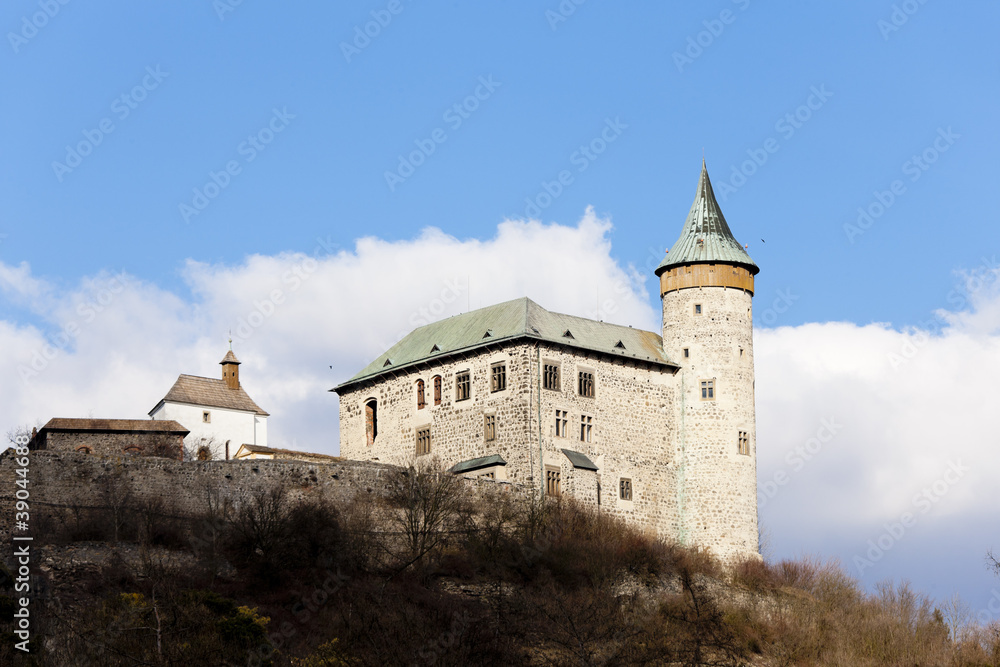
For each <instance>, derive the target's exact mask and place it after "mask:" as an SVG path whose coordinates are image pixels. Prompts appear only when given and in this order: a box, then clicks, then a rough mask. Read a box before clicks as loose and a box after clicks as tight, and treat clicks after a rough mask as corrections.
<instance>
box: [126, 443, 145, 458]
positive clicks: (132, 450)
mask: <svg viewBox="0 0 1000 667" xmlns="http://www.w3.org/2000/svg"><path fill="white" fill-rule="evenodd" d="M125 453H126V454H128V455H129V456H138V455H139V454H142V448H141V447H139V446H137V445H130V446H128V447H126V448H125Z"/></svg>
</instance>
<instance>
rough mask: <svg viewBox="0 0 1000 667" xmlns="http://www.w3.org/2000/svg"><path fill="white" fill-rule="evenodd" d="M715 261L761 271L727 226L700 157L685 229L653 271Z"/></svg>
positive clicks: (713, 262)
mask: <svg viewBox="0 0 1000 667" xmlns="http://www.w3.org/2000/svg"><path fill="white" fill-rule="evenodd" d="M715 263H722V264H736V265H739V266H744V267H746V268H747V269H749V270H750V273H752V274H754V275H756V274H757V272H758V271H760V269H759V268H757V265H756V264H754V262H753V260H752V259H750V255H749V254H747V251H746V250H745V249H744V248H743V246H741V245H740V244H739V241H737V240H736V239H735V238H734V237H733V233H732V232H731V231H730V230H729V225H728V224H727V223H726V218H725V216H724V215H722V209H720V208H719V202H717V201H716V200H715V193H714V192H713V191H712V182H711V181H710V180H708V169H706V168H705V161H704V160H702V162H701V177H700V178H699V179H698V191H697V192H696V193H695V196H694V203H693V204H691V211H690V212H688V217H687V220H685V221H684V229H682V230H681V235H680V238H678V239H677V242H676V243H674V245H673V247H672V248H670V250H668V251H667V255H666V257H664V258H663V261H662V262H660V265H659V266H658V267H656V275H660V274H661V273H663V272H664V271H666V270H667V269H670V268H673V267H675V266H681V265H684V264H715Z"/></svg>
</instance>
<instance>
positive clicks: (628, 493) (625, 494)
mask: <svg viewBox="0 0 1000 667" xmlns="http://www.w3.org/2000/svg"><path fill="white" fill-rule="evenodd" d="M618 495H619V497H620V498H621V499H622V500H632V480H631V479H629V478H628V477H622V478H621V479H620V480H619V481H618Z"/></svg>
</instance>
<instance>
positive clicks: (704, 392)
mask: <svg viewBox="0 0 1000 667" xmlns="http://www.w3.org/2000/svg"><path fill="white" fill-rule="evenodd" d="M701 400H703V401H714V400H715V380H702V381H701Z"/></svg>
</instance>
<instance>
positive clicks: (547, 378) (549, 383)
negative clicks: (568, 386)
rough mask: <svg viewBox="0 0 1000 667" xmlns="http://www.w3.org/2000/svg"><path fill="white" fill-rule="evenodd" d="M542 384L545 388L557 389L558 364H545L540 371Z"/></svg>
mask: <svg viewBox="0 0 1000 667" xmlns="http://www.w3.org/2000/svg"><path fill="white" fill-rule="evenodd" d="M542 386H543V387H545V388H546V389H551V390H553V391H559V366H558V365H557V364H545V367H544V369H543V373H542Z"/></svg>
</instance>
